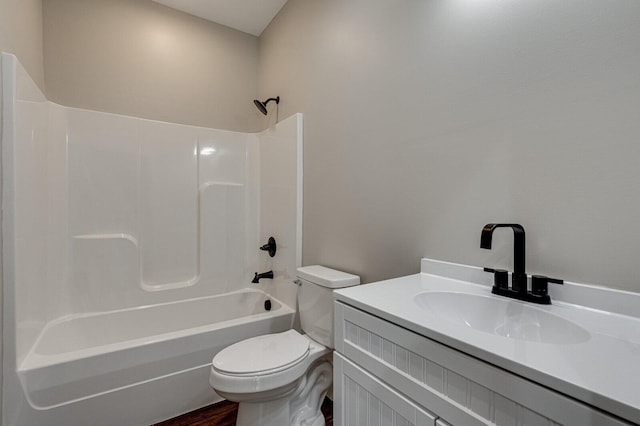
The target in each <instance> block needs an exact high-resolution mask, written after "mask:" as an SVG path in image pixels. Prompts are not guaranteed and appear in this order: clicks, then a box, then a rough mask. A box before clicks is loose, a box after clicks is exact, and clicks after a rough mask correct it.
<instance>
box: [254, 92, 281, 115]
mask: <svg viewBox="0 0 640 426" xmlns="http://www.w3.org/2000/svg"><path fill="white" fill-rule="evenodd" d="M271 101H275V103H276V105H278V104H279V103H280V96H276V97H275V98H269V99H267V100H266V101H264V102H262V101H259V100H257V99H254V100H253V103H254V104H255V106H256V108H258V111H260V112H261V113H263V114H264V115H267V104H268V103H269V102H271Z"/></svg>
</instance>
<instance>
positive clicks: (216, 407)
mask: <svg viewBox="0 0 640 426" xmlns="http://www.w3.org/2000/svg"><path fill="white" fill-rule="evenodd" d="M322 414H324V418H325V422H326V426H333V403H332V402H331V400H330V399H329V398H325V400H324V402H323V403H322ZM237 415H238V404H236V403H235V402H230V401H222V402H219V403H217V404H213V405H209V406H208V407H204V408H200V409H199V410H195V411H192V412H190V413H187V414H183V415H182V416H178V417H174V418H173V419H169V420H165V421H164V422H161V423H157V424H156V425H154V426H234V425H235V424H236V416H237Z"/></svg>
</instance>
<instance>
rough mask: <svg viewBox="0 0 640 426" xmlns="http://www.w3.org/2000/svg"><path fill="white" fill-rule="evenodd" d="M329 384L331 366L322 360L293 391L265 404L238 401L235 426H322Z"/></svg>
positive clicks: (263, 402) (303, 377)
mask: <svg viewBox="0 0 640 426" xmlns="http://www.w3.org/2000/svg"><path fill="white" fill-rule="evenodd" d="M331 382H332V367H331V364H330V363H329V362H328V361H321V362H319V363H317V364H315V365H314V366H312V367H311V368H309V370H308V371H307V373H306V374H305V375H304V376H302V377H301V378H300V379H299V380H298V381H297V383H296V385H295V389H294V390H293V392H287V393H286V394H285V395H282V396H281V397H279V398H276V399H273V400H268V401H265V400H262V401H255V402H253V401H239V402H240V404H239V406H238V419H237V422H236V426H284V425H291V426H300V425H305V426H324V424H325V420H324V416H323V415H322V411H321V410H320V407H321V405H322V401H323V400H324V397H325V395H326V394H327V392H328V391H329V388H330V387H331Z"/></svg>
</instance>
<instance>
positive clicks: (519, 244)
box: [480, 223, 563, 305]
mask: <svg viewBox="0 0 640 426" xmlns="http://www.w3.org/2000/svg"><path fill="white" fill-rule="evenodd" d="M496 228H511V229H513V274H512V276H511V288H509V282H508V279H509V273H508V272H507V271H505V270H500V269H491V268H484V270H485V271H486V272H492V273H493V274H494V285H493V288H492V289H491V292H492V293H493V294H499V295H501V296H507V297H511V298H513V299H518V300H524V301H527V302H534V303H540V304H543V305H548V304H550V303H551V298H550V297H549V294H548V292H547V284H548V283H554V284H562V283H563V281H562V280H558V279H555V278H549V277H545V276H542V275H533V276H532V277H531V283H532V291H531V292H530V291H528V289H527V273H526V271H525V266H524V264H525V263H524V262H525V238H524V228H523V227H522V225H519V224H517V223H488V224H486V225H485V226H484V228H482V234H481V235H480V247H481V248H484V249H491V240H492V238H493V231H495V229H496Z"/></svg>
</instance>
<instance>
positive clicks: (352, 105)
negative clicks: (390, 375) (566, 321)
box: [259, 0, 640, 291]
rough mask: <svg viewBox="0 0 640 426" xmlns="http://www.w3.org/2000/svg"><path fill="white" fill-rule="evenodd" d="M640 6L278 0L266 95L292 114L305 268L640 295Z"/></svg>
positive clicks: (264, 64)
mask: <svg viewBox="0 0 640 426" xmlns="http://www.w3.org/2000/svg"><path fill="white" fill-rule="evenodd" d="M639 49H640V2H638V1H637V0H611V1H606V2H603V1H601V0H567V1H557V0H522V1H485V0H399V1H389V0H349V1H344V0H324V1H312V0H289V2H288V3H287V5H286V6H285V7H284V8H283V9H282V10H281V12H280V13H279V15H278V16H277V17H276V18H275V19H274V21H273V22H272V23H271V25H270V26H269V27H268V28H267V30H266V31H265V32H264V33H263V34H262V35H261V37H260V51H259V52H260V53H259V55H260V60H259V88H260V95H261V97H266V96H274V95H276V94H278V95H280V96H281V97H282V102H281V104H280V116H281V117H286V116H288V115H289V114H292V113H294V112H298V111H300V112H304V113H305V126H304V131H305V134H304V137H305V139H304V144H305V157H304V161H305V164H304V170H305V187H304V203H305V204H304V232H303V241H304V242H303V264H313V263H319V264H325V265H328V266H333V267H337V268H342V269H345V270H347V271H351V272H354V273H358V274H361V275H362V277H363V279H364V281H365V282H370V281H374V280H380V279H384V278H388V277H394V276H400V275H404V274H410V273H415V272H417V271H418V270H419V259H420V258H421V257H423V256H424V257H430V258H435V259H441V260H447V261H452V262H460V263H466V264H473V265H478V266H504V267H508V268H512V253H511V251H512V248H511V247H512V239H513V238H512V236H511V233H510V231H507V230H500V231H497V232H496V236H495V238H494V249H493V250H491V251H487V250H483V249H480V248H479V241H480V230H481V228H482V226H483V225H484V224H485V223H488V222H494V221H499V222H519V223H521V224H523V225H524V227H525V229H526V231H527V250H528V253H527V260H528V265H527V269H528V271H529V272H534V273H545V274H548V275H550V276H556V277H559V278H565V279H568V280H572V281H578V282H590V283H596V284H602V285H606V286H611V287H617V288H623V289H629V290H633V291H640V280H639V279H638V277H639V276H640V274H639V273H638V270H637V265H638V262H639V261H640V220H639V219H640V185H639V184H640V167H639V166H638V160H639V159H640V140H639V139H640V119H639V118H640V55H639V54H638V51H639Z"/></svg>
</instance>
